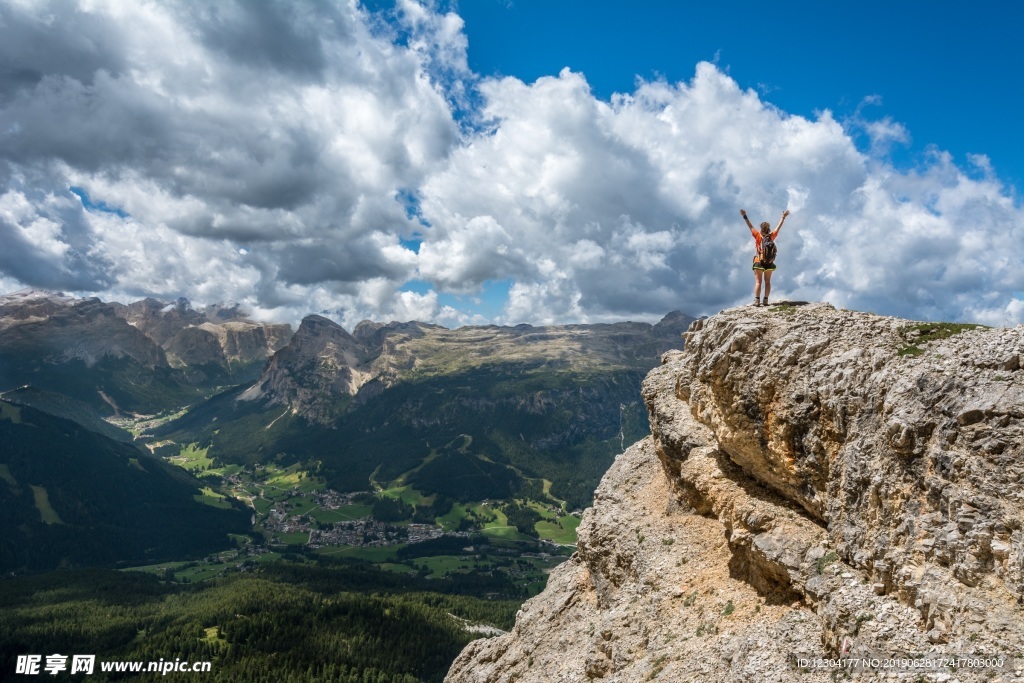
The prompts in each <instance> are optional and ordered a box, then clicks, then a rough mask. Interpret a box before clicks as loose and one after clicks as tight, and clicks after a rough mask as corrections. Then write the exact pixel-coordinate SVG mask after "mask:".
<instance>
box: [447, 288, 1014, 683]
mask: <svg viewBox="0 0 1024 683" xmlns="http://www.w3.org/2000/svg"><path fill="white" fill-rule="evenodd" d="M972 327H975V326H954V325H943V324H925V323H914V322H911V321H907V320H901V319H897V318H888V317H881V316H875V315H871V314H867V313H857V312H852V311H845V310H836V309H835V308H833V307H832V306H830V305H828V304H806V305H803V304H798V303H794V304H782V305H777V306H773V307H766V308H752V307H746V308H737V309H731V310H728V311H724V312H722V313H720V314H718V315H716V316H713V317H711V318H708V319H705V320H699V321H697V322H695V323H694V324H693V325H692V326H691V327H690V330H689V331H688V332H687V334H686V335H685V338H686V344H685V351H670V352H668V353H667V354H666V355H665V357H664V363H663V365H662V366H661V367H659V368H657V369H655V370H653V371H652V372H651V373H650V375H649V376H648V377H647V379H646V381H645V383H644V388H643V393H644V399H645V401H646V403H647V407H648V411H649V414H650V420H651V430H652V435H651V437H649V438H647V439H644V440H643V441H640V442H638V443H637V444H635V445H633V446H632V447H630V448H629V449H628V450H627V451H626V452H625V453H623V454H622V455H620V456H619V457H618V459H617V460H616V462H615V463H614V465H613V466H612V468H611V469H610V470H609V471H608V473H607V474H606V475H605V477H604V479H603V480H602V482H601V485H600V486H599V488H598V489H597V492H596V493H595V496H594V505H593V507H592V508H590V509H589V510H587V512H586V513H585V515H584V519H583V522H582V524H581V525H580V528H579V541H578V547H577V552H576V553H575V554H574V555H573V557H572V558H571V559H570V560H568V561H567V562H565V563H564V564H563V565H561V566H560V567H558V568H557V569H556V570H555V571H554V572H553V573H552V575H551V577H550V580H549V582H548V586H547V588H546V589H545V591H544V592H543V593H541V594H540V595H539V596H537V597H535V598H533V599H532V600H530V601H528V602H527V603H526V604H524V605H523V607H522V609H521V611H520V613H519V615H518V617H517V620H516V625H515V627H514V629H513V630H512V631H511V632H510V633H508V634H505V635H502V636H499V637H495V638H488V639H482V640H477V641H474V642H473V643H471V644H470V645H469V646H467V647H466V649H465V650H464V651H463V652H462V654H461V655H460V656H459V657H458V659H456V661H455V662H454V663H453V665H452V668H451V670H450V672H449V674H448V677H447V678H446V681H449V682H451V683H469V682H473V683H482V682H485V681H486V682H499V681H500V682H506V681H509V682H511V681H518V682H527V681H538V682H540V681H543V682H549V681H588V680H605V681H617V682H619V681H621V682H625V681H647V680H664V681H790V680H793V681H796V680H799V681H832V680H839V679H860V680H877V679H886V678H887V677H888V678H889V679H891V680H912V681H931V680H935V681H995V680H999V681H1014V680H1024V530H1022V527H1024V445H1022V444H1024V372H1022V370H1021V355H1022V353H1024V327H1022V326H1018V327H1016V328H1013V329H987V328H975V329H971V328H972ZM840 658H841V661H840V662H839V663H837V662H834V661H833V662H829V661H827V660H829V659H833V660H836V659H840ZM957 658H960V661H959V662H957V661H949V660H956V659H957ZM822 660H826V661H822ZM901 660H910V661H909V662H903V663H901Z"/></svg>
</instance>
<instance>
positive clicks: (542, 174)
mask: <svg viewBox="0 0 1024 683" xmlns="http://www.w3.org/2000/svg"><path fill="white" fill-rule="evenodd" d="M1022 14H1024V9H1022V6H1021V5H1020V3H1005V2H1000V3H997V2H993V1H992V0H983V1H981V2H973V3H969V4H968V3H960V2H950V1H947V0H940V1H935V2H899V3H881V2H875V1H873V0H872V1H871V2H858V3H835V2H831V3H822V2H786V3H765V2H761V3H754V2H746V1H744V2H724V3H701V4H697V3H690V2H668V1H659V2H654V1H648V2H644V1H643V0H638V1H634V2H628V3H627V2H607V1H599V0H598V1H595V0H591V1H590V2H582V1H579V0H545V1H543V2H542V1H540V0H529V1H527V0H518V1H516V0H463V1H462V2H459V3H455V2H450V1H448V0H436V1H435V0H372V2H366V3H360V2H359V1H358V0H320V1H317V2H313V1H309V2H305V1H296V0H266V1H265V2H249V1H248V0H218V2H216V3H198V4H196V3H187V2H184V3H176V2H164V1H162V0H138V1H135V2H121V1H120V0H95V1H94V2H85V1H84V0H83V1H82V2H74V1H70V2H69V1H67V0H38V1H37V2H31V3H16V2H8V1H5V0H0V240H2V242H3V245H4V249H2V250H0V291H12V290H15V289H19V288H23V287H41V288H49V289H60V290H64V291H67V292H71V293H75V294H83V295H85V294H88V295H94V296H100V297H103V298H105V299H117V300H121V301H129V300H134V299H137V298H141V297H144V296H154V297H157V298H165V299H169V300H174V299H176V298H178V297H179V296H186V297H189V298H190V299H192V300H193V301H194V302H195V303H196V304H197V305H201V304H203V303H214V302H218V301H231V302H239V303H241V304H243V305H244V306H246V307H247V308H249V309H250V310H251V311H252V312H253V314H254V315H256V316H258V317H262V318H266V319H274V320H287V321H291V322H296V321H297V320H298V319H300V318H301V317H302V316H303V315H305V314H307V313H320V314H323V315H328V316H331V317H333V318H334V319H336V320H338V321H339V322H341V323H342V324H344V325H345V326H347V327H349V328H351V327H352V326H354V325H355V324H356V323H358V322H359V321H360V320H362V319H365V318H369V319H373V320H382V321H387V320H410V319H419V320H425V321H431V322H437V323H440V324H443V325H447V326H458V325H464V324H483V323H499V324H517V323H520V322H529V323H533V324H545V323H569V322H600V321H613V320H626V319H631V320H648V321H655V320H657V319H659V318H660V317H661V316H663V315H664V314H665V313H667V312H669V311H671V310H674V309H679V310H683V311H685V312H687V313H689V314H691V315H701V314H710V313H714V312H716V311H718V310H721V309H722V308H726V307H728V306H733V305H737V304H745V303H746V302H747V301H748V300H749V299H750V294H751V289H752V276H751V273H750V270H749V262H750V258H751V254H750V252H751V244H752V242H751V240H750V235H749V233H747V232H745V228H744V226H743V224H742V223H741V222H740V220H739V209H741V208H744V209H746V210H747V211H749V212H751V213H752V214H753V217H754V218H755V220H757V221H760V220H770V221H771V222H773V223H774V222H775V221H777V219H778V216H779V215H780V214H781V211H782V210H783V209H786V208H788V209H789V210H791V211H792V215H791V216H790V218H789V219H788V220H787V222H786V227H785V229H784V231H783V233H782V235H781V238H780V241H779V243H778V244H779V249H780V256H779V266H780V269H779V271H778V272H777V273H776V276H775V279H774V281H773V285H774V290H773V297H774V298H776V299H780V298H793V299H805V300H824V301H830V302H832V303H834V304H835V305H837V306H845V307H848V308H856V309H859V310H870V311H873V312H876V313H881V314H891V315H899V316H903V317H908V318H914V319H924V320H937V319H942V320H971V321H978V322H985V323H989V324H996V325H1002V324H1015V323H1017V322H1022V321H1024V301H1022V300H1021V294H1020V293H1021V292H1022V291H1024V272H1022V269H1021V268H1020V266H1019V260H1020V259H1019V257H1018V256H1017V254H1019V250H1020V244H1021V243H1022V241H1024V209H1022V203H1021V199H1020V188H1021V187H1022V183H1024V180H1022V179H1024V161H1022V158H1024V154H1022V152H1024V149H1022V143H1021V137H1022V136H1021V135H1020V134H1019V131H1018V127H1019V124H1018V123H1017V120H1018V118H1019V114H1018V112H1019V111H1020V110H1021V105H1022V102H1021V98H1022V96H1021V92H1020V90H1021V89H1020V87H1019V82H1020V74H1021V73H1022V71H1024V69H1022V67H1024V58H1022V51H1021V50H1020V49H1018V45H1019V37H1018V35H1016V34H1017V32H1018V31H1019V29H1020V27H1021V26H1022V25H1024V21H1022V18H1024V16H1022ZM852 236H855V239H853V238H852Z"/></svg>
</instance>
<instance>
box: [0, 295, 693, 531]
mask: <svg viewBox="0 0 1024 683" xmlns="http://www.w3.org/2000/svg"><path fill="white" fill-rule="evenodd" d="M691 321H692V318H690V317H688V316H685V315H683V314H681V313H678V312H676V313H671V314H669V315H667V316H666V317H665V318H664V319H663V320H662V321H661V322H659V323H657V324H655V325H651V324H647V323H614V324H600V325H566V326H550V327H533V326H530V325H519V326H515V327H498V326H482V327H464V328H459V329H456V330H449V329H446V328H444V327H440V326H438V325H433V324H428V323H421V322H405V323H398V322H392V323H386V324H384V323H375V322H370V321H364V322H363V323H360V324H359V325H357V326H356V327H355V329H354V330H353V331H352V332H351V333H349V332H348V331H346V330H345V329H343V328H342V327H341V326H339V325H338V324H336V323H334V322H333V321H331V320H330V319H328V318H325V317H322V316H319V315H310V316H307V317H306V318H305V319H304V320H303V321H302V323H301V324H300V325H299V328H298V329H297V330H296V331H295V332H294V334H292V331H291V328H290V327H289V326H287V325H282V324H270V323H263V322H258V321H254V320H251V319H249V318H248V317H246V316H245V314H244V313H243V312H242V311H241V310H239V308H238V307H235V306H223V305H221V306H211V307H206V308H203V309H201V310H196V309H194V308H193V307H192V306H191V305H190V304H189V302H187V301H185V300H177V301H170V302H165V301H158V300H154V299H145V300H142V301H137V302H134V303H130V304H127V305H125V304H120V303H105V302H102V301H100V300H98V299H95V298H92V299H76V298H73V297H69V296H66V295H63V294H59V293H51V292H43V291H34V290H32V291H23V292H17V293H14V294H10V295H7V296H4V297H0V391H2V392H3V393H2V394H0V398H3V399H4V400H6V401H8V402H10V403H11V405H18V406H21V407H24V408H28V407H34V408H36V409H38V410H39V411H43V412H45V413H47V414H49V415H52V416H53V417H55V418H64V419H70V420H73V421H74V422H75V423H77V425H78V427H80V428H81V429H82V430H83V431H84V430H88V431H89V433H90V434H94V433H95V434H102V435H103V436H104V437H106V438H109V439H112V440H114V441H120V442H124V443H130V444H133V445H130V446H128V448H132V449H135V450H139V453H140V454H141V455H142V456H145V457H143V458H142V459H141V460H140V459H139V458H138V457H137V455H138V454H136V455H132V456H130V457H129V459H131V458H134V459H135V460H138V461H139V462H145V463H149V462H150V459H151V458H152V456H153V455H156V456H158V457H160V458H163V459H164V460H167V459H168V458H172V457H177V456H179V454H183V453H186V452H188V453H194V452H203V453H204V454H205V458H207V460H206V461H205V462H208V463H217V464H218V465H220V466H228V467H237V466H249V467H252V466H265V465H271V464H272V465H274V466H279V467H293V468H298V469H301V470H302V471H303V472H305V473H306V474H308V475H309V476H311V477H314V478H316V479H317V480H318V481H323V482H324V485H325V486H327V487H329V488H330V489H331V490H335V491H339V492H342V493H344V492H359V491H364V492H371V493H372V492H374V491H377V492H378V493H379V492H382V491H399V492H401V491H409V496H412V498H410V499H409V500H410V501H411V504H412V505H413V506H414V507H413V508H411V509H414V510H416V509H419V508H417V507H415V506H417V505H420V506H425V505H429V504H432V503H431V501H435V500H437V499H438V497H439V496H440V497H441V498H442V499H452V500H457V501H464V502H469V501H482V500H488V499H498V500H502V499H516V498H518V499H521V500H536V501H543V502H544V503H545V504H550V505H558V506H561V507H562V509H563V510H566V511H569V510H577V509H582V508H583V507H585V506H586V505H587V504H588V503H589V501H590V495H591V493H592V491H593V488H594V487H595V486H596V484H597V481H598V480H599V478H600V476H601V475H602V474H603V472H604V471H605V469H607V467H608V465H609V464H610V463H611V461H612V459H613V458H614V456H615V454H616V453H618V452H620V451H621V450H622V448H623V447H624V446H625V445H628V444H629V443H631V442H632V441H635V440H636V439H638V438H640V437H642V436H643V434H645V433H646V423H645V416H644V409H643V405H642V402H641V401H640V399H639V394H638V390H639V385H640V382H641V380H642V378H643V376H644V375H645V374H646V372H647V371H648V370H649V369H650V368H651V367H654V366H655V365H656V364H657V363H658V362H659V361H658V359H659V358H660V356H661V354H662V353H663V352H664V351H666V350H667V349H670V348H673V347H678V346H679V345H680V342H681V336H680V335H681V333H682V331H683V330H685V329H686V328H687V327H688V326H689V324H690V322H691ZM39 419H43V418H39ZM128 430H130V432H129V431H128ZM104 443H106V442H105V441H104ZM49 448H51V450H53V449H57V450H59V448H58V447H57V446H50V447H49ZM206 467H207V468H209V465H206ZM58 470H59V468H58ZM231 471H237V469H235V470H231ZM197 473H198V474H203V472H197ZM303 476H305V475H303ZM19 481H20V480H19ZM204 481H205V482H208V485H210V484H215V483H216V482H214V481H213V480H212V479H204ZM32 483H33V485H40V484H38V483H36V482H32ZM192 486H196V483H195V481H194V480H193V483H192ZM400 495H402V496H406V494H401V493H400ZM406 497H408V496H406ZM404 499H405V498H403V500H404ZM57 505H58V506H59V503H58V504H57ZM55 509H56V508H55ZM426 509H427V508H424V510H426ZM57 512H58V514H59V512H60V511H59V510H57ZM424 514H427V513H426V512H424V511H423V510H421V511H420V513H419V516H420V517H422V516H423V515H424ZM430 514H432V513H430ZM62 518H63V517H62ZM532 523H533V522H532V521H531V522H529V524H530V525H531V526H532ZM527 530H528V531H529V529H527Z"/></svg>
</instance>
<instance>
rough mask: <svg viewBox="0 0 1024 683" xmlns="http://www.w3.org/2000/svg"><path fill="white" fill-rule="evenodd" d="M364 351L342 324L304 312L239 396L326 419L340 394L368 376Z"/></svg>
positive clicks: (356, 387)
mask: <svg viewBox="0 0 1024 683" xmlns="http://www.w3.org/2000/svg"><path fill="white" fill-rule="evenodd" d="M369 355H370V354H369V352H368V350H367V349H366V347H365V346H363V345H362V344H361V343H360V342H359V340H358V339H356V338H355V337H353V336H352V335H351V334H349V333H348V332H346V331H345V329H344V328H342V327H341V325H338V324H337V323H336V322H334V321H332V320H330V319H328V318H325V317H323V316H320V315H308V316H306V317H305V318H303V319H302V322H301V323H300V324H299V329H298V330H297V331H296V332H295V335H294V336H292V338H291V340H290V341H289V342H288V344H287V345H286V346H284V347H283V348H282V349H280V350H279V351H278V352H277V353H275V354H274V356H273V357H272V358H271V359H270V362H269V363H268V364H267V367H266V368H265V369H264V371H263V374H262V375H261V376H260V378H259V380H258V381H257V382H256V384H255V385H253V386H252V387H250V388H249V389H248V390H246V391H245V392H244V393H243V394H241V396H240V399H241V400H248V401H251V400H257V399H266V400H268V401H269V402H270V404H272V405H274V404H277V405H286V406H289V407H290V408H291V409H292V410H293V411H294V412H296V413H300V414H302V415H304V416H305V417H307V418H308V419H310V420H315V421H327V420H329V419H330V418H331V417H333V416H334V414H335V406H336V404H337V402H338V400H339V399H344V398H347V397H351V396H354V395H355V394H356V392H358V391H359V388H360V387H361V386H362V385H363V384H364V383H366V381H367V380H369V379H370V376H371V375H370V372H369V369H368V368H367V367H366V362H367V360H368V356H369Z"/></svg>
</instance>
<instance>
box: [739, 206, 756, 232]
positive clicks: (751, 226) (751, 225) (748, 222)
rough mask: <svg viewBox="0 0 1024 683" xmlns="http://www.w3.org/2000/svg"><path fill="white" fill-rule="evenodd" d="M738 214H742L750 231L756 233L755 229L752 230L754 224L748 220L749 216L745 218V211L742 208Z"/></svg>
mask: <svg viewBox="0 0 1024 683" xmlns="http://www.w3.org/2000/svg"><path fill="white" fill-rule="evenodd" d="M740 215H741V216H743V220H744V221H746V223H747V227H748V228H750V232H752V233H756V232H757V231H756V230H754V224H753V223H751V222H750V219H749V218H747V212H746V211H745V210H743V209H740Z"/></svg>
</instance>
